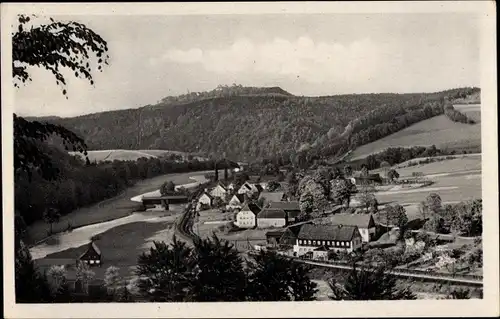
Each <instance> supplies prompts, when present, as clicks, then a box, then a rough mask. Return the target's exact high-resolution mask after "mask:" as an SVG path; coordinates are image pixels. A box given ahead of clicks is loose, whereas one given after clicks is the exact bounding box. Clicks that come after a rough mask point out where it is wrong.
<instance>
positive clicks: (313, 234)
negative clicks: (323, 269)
mask: <svg viewBox="0 0 500 319" xmlns="http://www.w3.org/2000/svg"><path fill="white" fill-rule="evenodd" d="M361 243H362V239H361V235H360V234H359V230H358V228H357V227H356V226H342V225H315V224H304V225H302V227H301V228H300V231H299V234H298V235H297V239H296V242H295V245H294V246H293V253H294V256H302V255H305V254H309V255H310V256H311V257H314V256H316V257H320V258H321V259H323V258H324V257H325V256H326V255H327V253H328V251H330V250H332V251H345V252H352V251H355V250H357V249H359V248H361ZM315 251H316V253H315ZM325 252H326V253H325Z"/></svg>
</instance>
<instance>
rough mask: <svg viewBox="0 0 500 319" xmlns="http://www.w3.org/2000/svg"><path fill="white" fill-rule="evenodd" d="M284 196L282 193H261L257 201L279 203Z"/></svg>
mask: <svg viewBox="0 0 500 319" xmlns="http://www.w3.org/2000/svg"><path fill="white" fill-rule="evenodd" d="M284 195H285V193H284V192H262V193H260V195H259V199H261V198H263V199H264V200H265V201H267V202H281V200H282V199H283V196H284Z"/></svg>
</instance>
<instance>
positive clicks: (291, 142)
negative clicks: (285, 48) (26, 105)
mask: <svg viewBox="0 0 500 319" xmlns="http://www.w3.org/2000/svg"><path fill="white" fill-rule="evenodd" d="M478 90H479V89H478V88H460V89H452V90H447V91H442V92H434V93H406V94H394V93H377V94H350V95H349V94H344V95H334V96H320V97H307V96H296V95H293V94H290V93H288V92H287V91H285V90H283V89H282V88H280V87H243V86H240V85H234V86H219V87H217V88H216V89H214V90H212V91H208V92H201V93H197V92H193V93H188V94H184V95H179V96H176V97H166V98H164V99H162V100H161V101H159V102H158V103H156V104H154V105H147V106H144V107H141V108H135V109H125V110H124V109H121V110H114V111H106V112H100V113H94V114H87V115H80V116H78V117H72V118H58V117H52V118H50V117H44V119H49V121H50V122H52V123H55V124H60V125H63V126H65V127H67V128H68V129H70V130H72V131H73V132H75V133H76V134H78V135H80V136H81V137H82V138H84V139H85V141H86V143H87V145H88V147H89V149H90V150H146V149H157V150H172V151H179V152H186V153H201V154H207V155H208V156H210V155H212V156H216V157H217V156H221V154H223V153H224V152H225V153H226V154H227V157H228V158H230V159H232V160H235V161H243V162H248V161H253V160H256V159H263V158H268V157H269V156H278V157H281V158H283V159H287V160H290V158H293V159H294V160H300V158H299V157H298V155H299V153H301V156H303V155H305V154H302V151H305V152H307V153H309V154H313V153H312V152H314V154H318V155H317V156H330V155H332V154H338V155H339V156H341V155H342V154H344V153H346V152H347V151H348V150H351V149H353V148H355V147H358V146H360V145H363V144H367V143H370V142H373V141H374V140H376V139H380V138H381V137H383V136H386V135H388V134H390V133H394V132H396V131H398V130H401V129H403V128H404V127H407V126H408V125H409V123H416V122H419V121H421V120H424V119H427V118H430V117H433V116H436V115H438V114H442V113H443V107H442V103H443V102H442V101H444V98H445V97H451V98H465V97H467V96H468V95H470V94H471V93H474V92H477V91H478ZM39 119H40V118H38V119H37V120H39ZM339 143H340V144H342V145H341V146H340V147H339V146H338V145H339ZM326 154H330V155H326ZM313 156H316V155H313Z"/></svg>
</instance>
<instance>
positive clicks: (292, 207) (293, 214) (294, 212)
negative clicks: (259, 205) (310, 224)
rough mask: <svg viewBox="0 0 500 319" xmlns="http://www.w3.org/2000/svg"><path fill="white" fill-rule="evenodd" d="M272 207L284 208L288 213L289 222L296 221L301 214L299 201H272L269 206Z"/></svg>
mask: <svg viewBox="0 0 500 319" xmlns="http://www.w3.org/2000/svg"><path fill="white" fill-rule="evenodd" d="M267 207H268V208H271V209H282V210H284V211H285V213H286V215H287V224H289V223H293V222H295V220H296V219H297V217H299V215H300V206H299V202H298V201H293V202H270V203H269V204H268V206H267Z"/></svg>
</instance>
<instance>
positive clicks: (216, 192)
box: [209, 183, 228, 200]
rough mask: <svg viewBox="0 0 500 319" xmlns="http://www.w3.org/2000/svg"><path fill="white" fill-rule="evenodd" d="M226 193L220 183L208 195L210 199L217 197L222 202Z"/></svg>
mask: <svg viewBox="0 0 500 319" xmlns="http://www.w3.org/2000/svg"><path fill="white" fill-rule="evenodd" d="M227 193H228V189H227V188H226V187H225V186H224V185H223V184H222V183H218V184H217V186H215V187H214V188H212V190H211V191H210V193H209V194H210V196H212V197H218V198H220V199H222V200H225V199H226V195H227Z"/></svg>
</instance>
